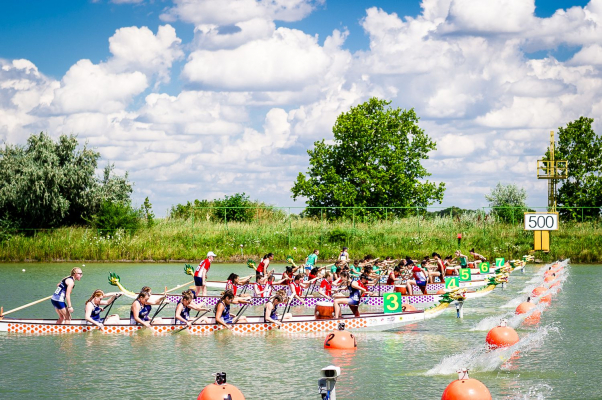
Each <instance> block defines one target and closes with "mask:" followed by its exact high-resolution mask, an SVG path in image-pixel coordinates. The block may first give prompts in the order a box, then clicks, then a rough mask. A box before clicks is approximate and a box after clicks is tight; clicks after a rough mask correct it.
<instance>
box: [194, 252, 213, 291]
mask: <svg viewBox="0 0 602 400" xmlns="http://www.w3.org/2000/svg"><path fill="white" fill-rule="evenodd" d="M203 268H204V269H205V271H206V272H205V276H207V272H209V268H211V261H209V259H208V258H206V259H204V260H203V261H201V262H200V263H199V265H198V266H197V267H196V270H195V271H194V284H195V285H196V286H203V278H202V277H201V269H203Z"/></svg>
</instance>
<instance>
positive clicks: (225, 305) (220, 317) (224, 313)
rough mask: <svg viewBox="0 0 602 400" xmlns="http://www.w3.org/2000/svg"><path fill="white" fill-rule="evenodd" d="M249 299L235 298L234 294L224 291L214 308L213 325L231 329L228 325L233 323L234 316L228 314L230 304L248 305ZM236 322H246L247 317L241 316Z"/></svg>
mask: <svg viewBox="0 0 602 400" xmlns="http://www.w3.org/2000/svg"><path fill="white" fill-rule="evenodd" d="M248 302H249V299H241V298H235V296H234V293H232V291H230V290H226V291H225V292H224V293H223V295H222V298H221V299H220V300H219V302H218V303H217V304H216V306H215V323H216V324H218V325H221V326H223V327H225V328H226V329H232V327H231V326H230V324H233V323H234V318H236V317H235V316H234V315H232V314H230V306H231V305H232V304H240V303H248ZM237 322H247V317H245V316H244V315H242V316H241V317H240V318H239V319H238V321H237Z"/></svg>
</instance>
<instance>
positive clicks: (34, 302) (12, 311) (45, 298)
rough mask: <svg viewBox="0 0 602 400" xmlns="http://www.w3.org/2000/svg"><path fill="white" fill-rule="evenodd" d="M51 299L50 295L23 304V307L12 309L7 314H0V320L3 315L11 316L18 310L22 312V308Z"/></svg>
mask: <svg viewBox="0 0 602 400" xmlns="http://www.w3.org/2000/svg"><path fill="white" fill-rule="evenodd" d="M51 298H52V295H51V296H48V297H44V298H43V299H40V300H36V301H32V302H31V303H28V304H25V305H23V306H21V307H17V308H14V309H12V310H9V311H7V312H0V318H1V317H4V316H5V315H8V314H12V313H14V312H15V311H19V310H22V309H24V308H27V307H31V306H33V305H36V304H38V303H41V302H43V301H46V300H50V299H51Z"/></svg>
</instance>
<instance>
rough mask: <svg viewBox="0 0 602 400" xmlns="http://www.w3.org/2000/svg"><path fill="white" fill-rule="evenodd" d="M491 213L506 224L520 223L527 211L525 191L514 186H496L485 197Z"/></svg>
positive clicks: (499, 184)
mask: <svg viewBox="0 0 602 400" xmlns="http://www.w3.org/2000/svg"><path fill="white" fill-rule="evenodd" d="M485 199H486V200H487V201H488V202H489V207H492V208H493V210H492V212H493V213H494V214H495V215H497V216H498V217H499V218H500V219H501V220H503V221H506V222H518V221H522V219H523V215H524V212H525V211H527V191H526V190H525V189H522V188H519V187H518V186H516V185H514V184H509V185H502V184H501V183H499V182H498V184H497V185H496V186H495V187H494V188H493V189H491V193H489V194H488V195H485Z"/></svg>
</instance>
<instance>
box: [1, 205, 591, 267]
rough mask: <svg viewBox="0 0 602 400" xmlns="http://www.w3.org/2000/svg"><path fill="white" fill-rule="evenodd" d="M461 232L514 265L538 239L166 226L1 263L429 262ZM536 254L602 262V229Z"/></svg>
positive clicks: (520, 234) (353, 227) (277, 226)
mask: <svg viewBox="0 0 602 400" xmlns="http://www.w3.org/2000/svg"><path fill="white" fill-rule="evenodd" d="M459 232H462V235H463V239H462V243H461V246H460V247H461V250H462V251H463V252H464V254H467V253H468V250H469V249H470V248H472V247H474V248H475V249H476V251H477V252H479V253H481V254H484V255H485V256H487V257H488V258H490V259H493V258H494V257H505V258H506V259H512V258H519V257H521V256H522V255H524V254H528V253H529V250H531V249H532V248H533V233H532V232H525V231H524V230H523V228H522V225H513V224H507V223H502V222H499V221H495V219H492V218H489V219H482V218H480V217H479V216H478V215H476V214H474V215H463V216H461V217H460V218H458V217H456V218H451V217H434V218H425V217H423V216H415V217H408V218H402V219H396V218H395V219H388V220H381V221H363V220H362V221H357V220H356V221H351V220H339V221H326V220H324V221H320V220H316V219H310V218H299V217H296V216H294V215H291V216H282V217H280V218H272V219H266V220H258V221H256V222H253V223H239V222H228V223H223V222H222V223H218V222H214V221H208V220H201V221H199V220H198V219H197V220H196V221H193V220H174V219H161V220H158V221H157V223H156V224H155V225H154V226H153V227H151V228H145V229H142V230H139V231H137V232H136V233H133V234H130V233H129V232H125V231H118V232H117V233H116V234H115V235H113V236H106V237H105V236H103V235H102V232H100V231H97V230H95V229H90V228H85V227H72V228H61V229H55V230H42V231H35V232H21V233H19V234H17V235H14V236H13V237H11V238H10V239H8V240H5V241H4V242H2V244H1V247H0V260H1V261H75V260H82V261H170V260H171V261H173V260H178V261H183V260H186V261H195V260H200V259H202V258H204V256H205V255H206V253H207V252H208V251H213V252H215V253H217V255H218V257H217V261H223V262H242V261H246V260H247V259H248V258H252V259H255V260H257V259H258V258H259V257H261V256H262V255H263V254H265V253H268V252H273V253H274V254H275V258H276V260H279V261H284V259H285V257H286V255H289V254H290V255H292V256H293V257H294V258H295V260H296V261H297V262H299V263H302V262H303V261H304V260H305V257H306V256H307V255H308V254H310V253H311V252H312V251H313V250H314V249H319V250H320V260H333V259H335V258H336V257H337V255H338V254H339V251H340V249H341V247H342V246H347V247H349V252H350V254H351V256H352V257H354V258H359V257H361V256H364V255H366V254H373V255H375V256H378V257H385V256H389V255H390V256H392V257H394V258H399V257H401V256H406V255H409V256H412V257H423V256H424V255H427V254H431V253H432V252H433V251H437V252H438V253H440V254H441V255H449V254H452V253H453V251H455V250H456V249H457V248H458V244H457V239H456V235H457V234H458V233H459ZM241 244H242V245H243V248H242V253H241V247H240V245H241ZM295 248H296V249H295ZM535 255H536V258H539V259H541V260H543V261H550V260H554V259H558V258H560V257H563V258H564V257H569V258H571V260H572V261H573V262H578V263H602V223H600V221H593V222H563V223H561V229H560V230H559V231H557V232H552V233H551V251H550V252H549V253H541V252H538V253H536V254H535Z"/></svg>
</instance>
